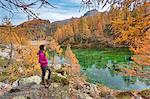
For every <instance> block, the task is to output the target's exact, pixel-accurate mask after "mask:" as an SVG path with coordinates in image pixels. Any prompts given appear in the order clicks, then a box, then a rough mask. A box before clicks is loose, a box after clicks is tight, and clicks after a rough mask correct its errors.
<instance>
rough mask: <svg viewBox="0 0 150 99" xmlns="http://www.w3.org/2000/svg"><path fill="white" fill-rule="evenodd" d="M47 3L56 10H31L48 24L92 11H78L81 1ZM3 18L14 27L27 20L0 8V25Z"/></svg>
mask: <svg viewBox="0 0 150 99" xmlns="http://www.w3.org/2000/svg"><path fill="white" fill-rule="evenodd" d="M49 2H50V3H51V4H52V5H53V6H55V7H56V8H52V7H50V6H46V7H42V8H40V9H37V8H38V7H33V8H32V9H33V11H34V13H35V14H37V13H38V16H39V17H40V18H41V19H47V20H50V22H54V21H59V20H64V19H69V18H72V17H81V16H82V15H84V13H86V12H87V11H88V10H91V9H93V8H91V9H82V10H81V11H79V10H80V6H81V0H49ZM36 6H38V5H36ZM98 10H99V11H104V10H106V9H105V8H104V9H98ZM5 16H8V17H11V21H12V23H13V24H14V25H18V24H21V23H22V22H25V21H27V20H28V17H27V16H28V15H26V14H24V13H22V12H18V11H15V12H14V14H11V13H9V12H8V11H6V10H4V9H2V8H0V23H1V22H2V19H3V18H4V17H5Z"/></svg>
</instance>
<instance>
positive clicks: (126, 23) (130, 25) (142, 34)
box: [112, 4, 150, 66]
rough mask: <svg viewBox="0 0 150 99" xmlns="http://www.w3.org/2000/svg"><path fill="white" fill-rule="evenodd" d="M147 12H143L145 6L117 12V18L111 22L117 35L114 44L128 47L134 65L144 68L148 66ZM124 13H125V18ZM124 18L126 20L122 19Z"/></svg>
mask: <svg viewBox="0 0 150 99" xmlns="http://www.w3.org/2000/svg"><path fill="white" fill-rule="evenodd" d="M149 8H150V7H149ZM147 10H148V9H147ZM149 12H150V9H149V10H148V12H145V5H142V4H141V5H139V6H137V7H136V9H134V10H133V11H129V10H128V11H126V12H124V10H118V15H117V16H116V17H118V18H116V19H115V20H113V21H112V27H113V30H114V32H115V33H116V34H117V35H118V36H117V37H116V42H117V43H119V44H126V45H128V46H130V50H132V51H133V52H134V54H135V55H134V56H133V57H132V59H133V60H134V61H135V62H136V63H138V64H140V65H146V66H150V56H149V55H150V52H149V50H150V42H149V41H150V21H149V20H150V13H149ZM124 13H127V14H126V16H125V14H124ZM139 13H140V14H139ZM124 17H126V18H125V19H124Z"/></svg>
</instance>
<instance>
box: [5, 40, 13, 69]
mask: <svg viewBox="0 0 150 99" xmlns="http://www.w3.org/2000/svg"><path fill="white" fill-rule="evenodd" d="M12 54H13V44H12V43H10V53H9V60H8V63H7V65H6V67H8V66H9V65H10V63H11V60H12Z"/></svg>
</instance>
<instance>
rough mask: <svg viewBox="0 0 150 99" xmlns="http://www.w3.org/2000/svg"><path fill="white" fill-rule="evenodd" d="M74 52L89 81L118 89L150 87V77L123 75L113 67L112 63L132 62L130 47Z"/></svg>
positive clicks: (76, 50) (77, 50)
mask: <svg viewBox="0 0 150 99" xmlns="http://www.w3.org/2000/svg"><path fill="white" fill-rule="evenodd" d="M73 52H74V53H75V54H76V56H77V58H78V60H79V63H80V64H81V72H82V73H83V74H85V75H86V76H87V80H88V81H89V82H92V83H101V84H104V85H106V86H108V87H110V88H113V89H118V90H143V89H147V88H150V79H145V78H138V77H130V76H122V75H119V74H118V73H116V72H115V71H114V70H113V69H112V68H111V64H112V63H113V64H118V63H124V64H128V63H130V62H132V61H131V60H130V56H132V52H130V51H129V50H128V48H105V49H73ZM109 64H110V65H109ZM108 66H110V67H108Z"/></svg>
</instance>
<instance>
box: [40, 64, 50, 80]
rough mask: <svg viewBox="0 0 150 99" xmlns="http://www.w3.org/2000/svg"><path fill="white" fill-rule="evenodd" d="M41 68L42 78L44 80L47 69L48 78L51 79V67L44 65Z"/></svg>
mask: <svg viewBox="0 0 150 99" xmlns="http://www.w3.org/2000/svg"><path fill="white" fill-rule="evenodd" d="M41 69H42V80H43V81H44V78H45V74H46V70H48V79H50V77H51V70H50V68H48V66H46V67H42V66H41Z"/></svg>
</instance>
